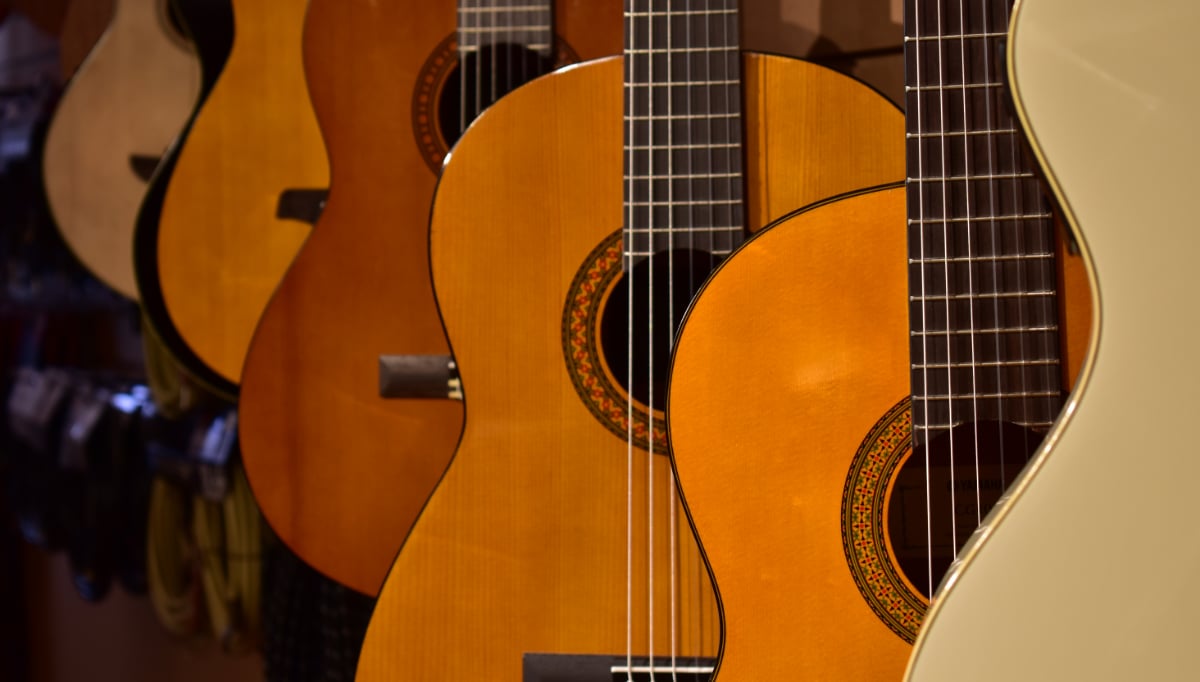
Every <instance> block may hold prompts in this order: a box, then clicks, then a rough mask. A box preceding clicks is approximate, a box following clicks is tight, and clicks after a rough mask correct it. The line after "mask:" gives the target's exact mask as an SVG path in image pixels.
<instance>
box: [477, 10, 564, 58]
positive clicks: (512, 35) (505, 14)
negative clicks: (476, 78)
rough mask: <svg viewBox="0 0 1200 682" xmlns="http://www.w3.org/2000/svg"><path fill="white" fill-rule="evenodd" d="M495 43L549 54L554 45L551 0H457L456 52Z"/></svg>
mask: <svg viewBox="0 0 1200 682" xmlns="http://www.w3.org/2000/svg"><path fill="white" fill-rule="evenodd" d="M496 45H513V46H521V47H524V48H526V49H529V50H533V51H535V52H540V53H542V54H546V55H549V54H550V51H551V50H552V49H553V46H554V3H553V2H552V0H459V1H458V50H459V53H460V54H461V53H463V52H475V51H478V50H479V49H480V48H482V47H489V46H496Z"/></svg>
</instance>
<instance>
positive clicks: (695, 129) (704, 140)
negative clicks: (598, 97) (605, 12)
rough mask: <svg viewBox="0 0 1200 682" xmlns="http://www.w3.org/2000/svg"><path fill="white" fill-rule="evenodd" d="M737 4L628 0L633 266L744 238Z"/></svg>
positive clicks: (629, 244)
mask: <svg viewBox="0 0 1200 682" xmlns="http://www.w3.org/2000/svg"><path fill="white" fill-rule="evenodd" d="M697 5H698V6H697ZM737 5H738V3H737V0H710V1H709V2H706V3H682V2H679V1H678V0H626V4H625V53H624V56H625V129H624V130H625V164H624V165H625V195H624V202H625V230H624V253H625V260H626V267H629V266H630V265H632V264H633V263H636V262H637V261H639V260H641V259H643V258H645V257H647V256H649V255H651V254H652V253H655V252H657V251H662V250H667V249H671V248H677V247H683V248H693V249H699V250H704V251H708V252H710V253H713V254H717V255H724V254H728V253H730V252H732V251H733V249H734V248H735V247H736V246H737V245H738V244H739V243H740V242H741V240H742V238H743V208H742V121H741V102H742V90H741V68H740V66H741V57H740V53H739V50H740V45H739V42H738V30H739V29H738V6H737Z"/></svg>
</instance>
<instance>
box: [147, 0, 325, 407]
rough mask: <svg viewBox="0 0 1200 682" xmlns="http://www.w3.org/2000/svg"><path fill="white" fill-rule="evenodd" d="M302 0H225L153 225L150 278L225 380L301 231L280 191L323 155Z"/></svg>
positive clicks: (313, 176) (311, 183)
mask: <svg viewBox="0 0 1200 682" xmlns="http://www.w3.org/2000/svg"><path fill="white" fill-rule="evenodd" d="M307 7H308V2H307V0H285V1H282V2H280V1H278V0H234V2H233V18H234V28H235V31H234V41H233V51H232V52H231V53H230V55H229V62H228V63H227V64H226V65H225V69H224V71H223V72H222V74H221V76H220V78H219V79H218V81H217V83H216V86H215V87H214V88H213V91H212V94H211V95H210V96H209V98H208V100H207V101H205V103H204V104H203V106H202V107H201V109H200V112H199V114H198V115H197V116H196V121H195V123H194V125H193V126H192V130H191V133H190V134H189V135H188V139H187V142H186V143H185V144H184V145H183V148H182V150H181V152H180V154H179V160H178V162H177V165H176V167H175V171H174V173H173V174H172V176H171V182H170V185H169V187H168V188H167V194H166V197H165V199H164V202H163V209H162V216H161V219H160V221H159V225H158V286H159V288H160V290H161V292H162V297H163V303H164V305H165V306H166V311H167V314H168V315H169V316H170V318H171V321H172V323H173V326H174V327H175V330H176V331H177V332H178V334H179V335H180V336H181V337H182V338H183V339H184V341H185V342H186V343H187V346H188V349H189V350H190V351H191V352H192V353H194V355H195V357H197V358H198V359H199V360H201V361H202V362H203V363H204V364H205V365H206V366H207V367H208V368H210V369H211V370H212V371H213V372H214V373H216V374H217V375H218V376H220V377H221V378H222V379H223V380H224V381H226V382H229V383H232V384H236V383H237V382H238V380H239V378H240V375H241V369H242V361H243V359H244V357H245V352H246V346H247V345H248V344H249V342H250V335H251V333H252V332H253V331H254V325H255V324H256V323H257V322H258V318H259V316H260V315H261V314H262V309H263V307H264V306H265V305H266V302H267V299H268V298H269V297H270V295H271V292H272V291H274V289H275V287H276V285H278V284H279V280H280V279H281V278H282V277H283V273H284V271H285V270H286V269H287V266H288V264H289V263H291V260H292V258H293V257H294V256H295V254H296V251H297V250H298V249H299V248H300V245H301V244H302V243H303V242H304V239H305V238H306V237H307V236H308V232H309V223H308V222H307V221H305V220H301V219H296V218H295V217H294V216H291V215H287V216H285V217H282V218H281V217H280V216H278V215H277V213H278V212H279V204H280V197H281V195H283V194H284V193H285V192H288V191H292V190H305V189H317V190H324V189H325V188H327V187H328V185H329V163H328V159H327V157H326V155H325V146H324V142H323V141H322V139H321V133H320V130H319V129H318V128H317V121H316V118H315V116H314V115H313V112H312V106H311V103H310V101H309V97H308V88H307V85H306V83H305V79H304V70H303V68H302V62H301V45H302V39H301V38H302V29H303V27H304V14H305V10H306V9H307Z"/></svg>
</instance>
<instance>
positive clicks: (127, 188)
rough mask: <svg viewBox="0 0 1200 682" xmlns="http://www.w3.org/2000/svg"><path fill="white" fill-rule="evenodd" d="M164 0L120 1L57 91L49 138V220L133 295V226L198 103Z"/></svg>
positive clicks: (185, 48) (194, 69) (108, 279)
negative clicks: (145, 163)
mask: <svg viewBox="0 0 1200 682" xmlns="http://www.w3.org/2000/svg"><path fill="white" fill-rule="evenodd" d="M165 12H166V3H165V2H164V1H163V0H118V1H117V2H116V5H115V7H114V14H113V20H112V24H111V25H110V27H109V29H108V30H107V31H106V33H105V34H104V36H103V38H102V39H101V40H100V42H99V43H98V44H97V45H96V47H95V49H94V50H92V52H91V53H90V54H89V55H88V58H87V60H86V61H85V62H84V64H83V65H82V66H81V67H80V69H79V71H78V73H76V74H75V77H74V78H72V80H71V82H70V85H69V87H68V88H67V90H66V92H65V93H64V94H63V98H62V102H61V103H60V104H59V106H58V109H57V111H56V112H55V115H54V120H53V121H52V122H51V124H50V130H49V132H48V133H47V136H46V147H45V155H44V171H43V174H44V177H45V185H46V195H47V198H48V199H49V202H50V208H51V210H52V212H53V214H54V219H55V222H57V224H58V228H59V231H60V232H62V235H63V238H64V239H65V240H66V242H67V245H68V246H69V247H70V248H71V250H72V251H74V252H75V255H76V256H78V257H79V259H80V261H82V262H83V264H84V265H85V266H87V267H88V269H90V270H91V271H92V272H93V273H95V275H96V276H97V277H98V278H99V279H100V280H101V281H103V282H104V283H105V284H108V285H109V286H111V287H112V288H113V289H116V290H117V291H118V292H120V293H121V294H123V295H125V296H128V297H130V298H137V295H138V294H137V285H136V283H135V279H134V271H133V246H132V245H133V231H134V226H135V222H136V217H137V213H138V208H139V206H140V205H141V201H142V197H143V196H144V195H145V193H146V180H147V177H146V176H145V175H143V174H139V168H138V162H137V159H139V158H140V159H147V160H149V162H150V170H151V171H152V170H153V167H154V164H155V162H156V161H157V159H158V158H159V157H161V156H162V154H163V153H164V150H165V149H166V148H167V145H169V144H170V143H171V141H172V140H174V139H175V136H176V135H178V134H179V132H180V130H181V129H182V128H183V126H184V123H185V122H186V121H187V118H188V115H189V113H190V112H191V111H192V108H193V107H194V106H195V105H196V98H197V96H198V94H199V91H200V62H199V59H198V57H197V56H196V53H195V51H194V50H193V49H192V48H191V46H190V45H189V44H188V43H187V42H185V41H184V39H183V38H182V36H180V35H178V34H177V33H176V32H175V29H174V28H173V27H172V26H171V24H170V22H169V20H168V18H167V15H166V14H165Z"/></svg>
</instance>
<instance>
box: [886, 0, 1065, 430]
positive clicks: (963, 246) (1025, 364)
mask: <svg viewBox="0 0 1200 682" xmlns="http://www.w3.org/2000/svg"><path fill="white" fill-rule="evenodd" d="M1010 10H1011V2H1010V1H1009V0H999V1H994V0H934V1H926V0H908V7H907V11H906V14H905V27H904V28H905V64H906V88H905V90H906V98H907V114H906V122H907V165H908V170H907V191H908V230H909V232H908V241H909V264H910V265H909V305H910V308H909V310H910V313H909V315H910V326H911V357H912V395H913V428H914V438H915V439H916V443H917V444H922V443H925V442H927V441H928V440H929V439H931V438H932V437H934V436H936V435H937V434H939V433H941V432H944V431H946V430H948V429H950V428H951V427H953V426H955V425H957V424H961V423H964V422H973V421H980V420H995V421H1010V422H1015V423H1017V424H1021V425H1024V426H1027V427H1030V428H1034V429H1044V428H1046V427H1048V426H1049V425H1050V424H1051V423H1052V422H1053V420H1054V418H1055V416H1056V415H1057V414H1058V412H1059V409H1060V407H1061V401H1062V398H1061V390H1062V387H1061V372H1060V368H1059V364H1060V351H1059V340H1058V320H1057V317H1058V315H1057V311H1058V305H1057V292H1056V281H1057V280H1056V272H1057V270H1056V267H1055V248H1054V227H1053V221H1052V215H1051V207H1050V204H1049V202H1048V200H1047V199H1046V197H1045V195H1044V194H1043V191H1042V187H1041V184H1040V182H1039V180H1038V177H1037V175H1036V173H1035V172H1034V166H1033V163H1032V160H1031V159H1030V157H1029V155H1028V154H1027V153H1026V151H1025V142H1024V139H1023V138H1022V137H1021V135H1020V133H1019V131H1018V126H1017V124H1016V122H1015V121H1014V120H1013V116H1012V114H1011V113H1010V106H1009V99H1008V97H1009V95H1008V92H1007V88H1006V86H1005V77H1004V74H1005V64H1004V45H1003V41H1004V40H1005V36H1006V35H1007V34H1006V31H1007V27H1008V16H1009V12H1010Z"/></svg>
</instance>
